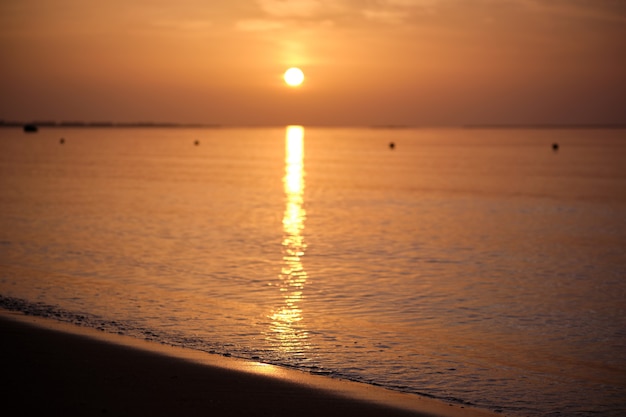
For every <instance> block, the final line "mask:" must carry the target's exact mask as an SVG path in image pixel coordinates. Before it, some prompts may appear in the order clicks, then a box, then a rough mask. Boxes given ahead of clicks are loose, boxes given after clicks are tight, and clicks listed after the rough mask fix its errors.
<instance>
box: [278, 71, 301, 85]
mask: <svg viewBox="0 0 626 417" xmlns="http://www.w3.org/2000/svg"><path fill="white" fill-rule="evenodd" d="M283 78H284V79H285V82H286V83H287V85H288V86H290V87H297V86H299V85H300V84H302V82H303V81H304V73H303V72H302V70H301V69H300V68H296V67H292V68H289V69H288V70H287V71H285V75H283Z"/></svg>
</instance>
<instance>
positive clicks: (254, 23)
mask: <svg viewBox="0 0 626 417" xmlns="http://www.w3.org/2000/svg"><path fill="white" fill-rule="evenodd" d="M283 27H285V24H284V23H282V22H278V21H276V20H268V19H245V20H240V21H238V22H237V23H236V24H235V29H237V30H241V31H244V32H264V31H268V30H276V29H281V28H283Z"/></svg>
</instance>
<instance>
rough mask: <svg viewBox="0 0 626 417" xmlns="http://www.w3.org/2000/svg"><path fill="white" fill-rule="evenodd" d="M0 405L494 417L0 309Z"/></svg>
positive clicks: (54, 409)
mask: <svg viewBox="0 0 626 417" xmlns="http://www.w3.org/2000/svg"><path fill="white" fill-rule="evenodd" d="M0 332H1V333H2V340H3V343H2V344H1V346H2V348H1V349H2V351H1V353H2V354H1V355H0V357H1V358H2V360H3V361H4V363H3V368H4V369H5V370H7V371H8V372H6V373H5V379H6V380H7V382H8V384H7V385H8V388H7V389H6V390H5V392H4V396H5V399H6V400H5V401H6V403H5V407H8V409H14V410H21V412H20V414H24V415H29V414H33V413H37V414H43V413H45V414H46V415H49V416H51V415H83V416H88V415H107V416H118V415H119V416H122V415H133V416H141V415H145V416H148V415H149V416H159V415H163V416H166V415H185V416H194V415H223V416H244V415H245V416H248V415H258V416H265V415H273V416H288V415H289V416H293V415H299V416H314V415H324V416H325V417H332V416H345V415H359V416H380V415H385V416H442V417H481V416H482V417H488V416H494V415H502V414H499V413H492V412H489V411H487V410H480V409H476V408H472V407H469V406H462V405H457V404H448V403H445V402H443V401H439V400H435V399H430V398H427V397H422V396H419V395H415V394H406V393H400V392H396V391H391V390H387V389H384V388H381V387H376V386H373V385H368V384H364V383H358V382H352V381H346V380H341V379H335V378H331V377H327V376H320V375H313V374H308V373H305V372H302V371H299V370H295V369H289V368H283V367H279V366H275V365H267V364H263V363H259V362H254V361H249V360H243V359H237V358H231V357H224V356H221V355H216V354H210V353H206V352H201V351H196V350H192V349H186V348H182V347H173V346H169V345H163V344H160V343H156V342H151V341H146V340H140V339H136V338H133V337H130V336H123V335H117V334H110V333H104V332H101V331H98V330H96V329H92V328H86V327H81V326H77V325H73V324H69V323H64V322H59V321H56V320H54V319H49V318H42V317H36V316H28V315H25V314H22V313H18V312H14V311H9V310H4V309H0Z"/></svg>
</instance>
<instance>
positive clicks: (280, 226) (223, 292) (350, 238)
mask: <svg viewBox="0 0 626 417" xmlns="http://www.w3.org/2000/svg"><path fill="white" fill-rule="evenodd" d="M61 137H64V138H65V143H64V144H60V141H59V139H60V138H61ZM196 140H197V141H199V144H198V145H195V144H194V142H195V141H196ZM390 142H394V143H395V145H396V147H395V149H393V150H392V149H390V148H389V146H388V144H389V143H390ZM553 142H558V143H559V144H560V145H561V146H560V149H559V150H558V151H556V152H555V151H553V150H552V143H553ZM0 185H1V193H0V248H1V251H0V295H1V296H2V297H1V298H0V301H1V303H2V304H3V305H4V306H5V307H10V308H17V309H21V310H24V311H28V312H30V313H31V314H42V315H50V316H56V317H58V318H60V319H62V320H69V321H73V322H76V323H80V324H83V325H87V326H93V327H98V328H101V329H103V330H106V331H115V332H123V333H126V334H130V335H133V336H136V337H142V338H149V339H154V340H157V341H162V342H167V343H174V344H180V345H184V346H188V347H192V348H196V349H202V350H206V351H210V352H216V353H221V354H229V355H233V356H238V357H243V358H254V359H256V360H260V361H265V362H269V363H275V364H281V365H286V366H291V367H296V368H299V369H303V370H307V371H309V372H314V373H321V374H328V375H330V376H335V377H342V378H349V379H353V380H357V381H362V382H366V383H371V384H377V385H381V386H384V387H388V388H393V389H397V390H402V391H406V392H412V393H418V394H422V395H428V396H432V397H436V398H441V399H444V400H448V401H454V402H462V403H471V404H474V405H475V406H477V407H483V408H487V409H491V410H502V411H503V412H505V413H508V414H512V415H526V416H539V415H567V416H591V415H593V416H596V415H603V416H618V415H624V414H625V413H626V314H625V309H626V255H625V248H626V132H625V131H624V130H555V129H552V130H531V129H517V130H505V129H492V130H478V129H406V130H405V129H401V130H385V129H322V128H304V129H303V128H298V127H290V128H266V129H204V130H203V129H198V130H194V129H60V128H59V129H43V130H41V131H40V132H39V133H37V134H24V133H22V132H21V131H19V130H13V129H2V130H0Z"/></svg>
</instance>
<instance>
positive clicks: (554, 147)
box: [552, 142, 559, 151]
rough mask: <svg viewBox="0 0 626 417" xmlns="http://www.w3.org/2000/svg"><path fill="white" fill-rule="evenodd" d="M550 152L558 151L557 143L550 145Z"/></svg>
mask: <svg viewBox="0 0 626 417" xmlns="http://www.w3.org/2000/svg"><path fill="white" fill-rule="evenodd" d="M552 150H553V151H558V150H559V144H558V143H556V142H555V143H553V144H552Z"/></svg>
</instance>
